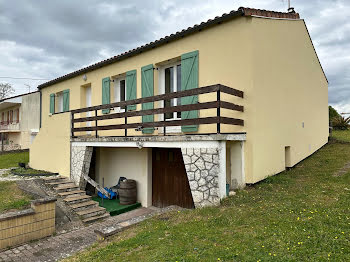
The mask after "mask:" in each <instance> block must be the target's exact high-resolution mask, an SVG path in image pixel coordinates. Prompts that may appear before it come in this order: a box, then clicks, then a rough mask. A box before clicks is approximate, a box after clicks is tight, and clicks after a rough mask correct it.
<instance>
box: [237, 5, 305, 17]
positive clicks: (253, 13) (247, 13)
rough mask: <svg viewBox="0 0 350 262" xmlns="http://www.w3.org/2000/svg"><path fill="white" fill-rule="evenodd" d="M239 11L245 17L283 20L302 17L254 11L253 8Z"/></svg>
mask: <svg viewBox="0 0 350 262" xmlns="http://www.w3.org/2000/svg"><path fill="white" fill-rule="evenodd" d="M238 10H241V11H242V12H243V13H244V15H245V16H263V17H271V18H282V19H300V16H299V14H298V13H296V12H294V11H293V12H289V13H283V12H275V11H268V10H261V9H253V8H245V7H240V8H239V9H238Z"/></svg>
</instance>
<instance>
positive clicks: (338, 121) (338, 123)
mask: <svg viewBox="0 0 350 262" xmlns="http://www.w3.org/2000/svg"><path fill="white" fill-rule="evenodd" d="M349 123H350V117H347V118H344V117H343V116H338V117H334V118H333V119H332V121H331V124H332V126H333V128H334V129H338V130H347V129H348V128H349Z"/></svg>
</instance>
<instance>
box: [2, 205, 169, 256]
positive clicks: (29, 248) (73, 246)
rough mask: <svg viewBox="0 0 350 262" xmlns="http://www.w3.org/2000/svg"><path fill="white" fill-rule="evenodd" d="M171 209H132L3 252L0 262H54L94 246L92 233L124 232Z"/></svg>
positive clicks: (94, 239)
mask: <svg viewBox="0 0 350 262" xmlns="http://www.w3.org/2000/svg"><path fill="white" fill-rule="evenodd" d="M173 209H174V207H170V208H165V209H158V208H153V207H152V208H139V209H135V210H133V211H130V212H128V213H124V214H121V215H119V216H114V217H110V218H108V219H106V220H105V221H102V222H100V223H95V224H92V225H90V226H88V227H83V228H80V229H77V230H73V231H70V232H67V233H63V234H60V235H57V236H52V237H48V238H45V239H41V240H38V241H35V242H32V243H28V244H25V245H21V246H18V247H15V248H12V249H8V250H4V251H2V252H1V253H0V261H13V262H16V261H20V262H24V261H25V262H27V261H28V262H39V261H47V262H49V261H58V260H61V259H63V258H67V257H69V256H71V255H73V254H75V253H77V252H79V251H81V250H83V249H85V248H87V247H89V246H91V245H92V244H94V243H95V242H96V241H97V236H96V233H94V231H95V230H103V229H104V228H108V227H113V226H119V227H125V228H126V227H129V226H130V225H132V224H137V223H139V222H141V221H143V220H145V219H147V218H150V217H152V216H154V215H157V214H160V213H164V212H168V211H170V210H173Z"/></svg>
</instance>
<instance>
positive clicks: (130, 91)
mask: <svg viewBox="0 0 350 262" xmlns="http://www.w3.org/2000/svg"><path fill="white" fill-rule="evenodd" d="M136 87H137V85H136V70H131V71H129V72H126V100H133V99H136ZM128 110H136V105H130V106H128Z"/></svg>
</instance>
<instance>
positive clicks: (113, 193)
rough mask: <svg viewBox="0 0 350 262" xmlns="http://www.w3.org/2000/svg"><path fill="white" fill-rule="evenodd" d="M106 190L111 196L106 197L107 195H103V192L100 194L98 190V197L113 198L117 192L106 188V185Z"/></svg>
mask: <svg viewBox="0 0 350 262" xmlns="http://www.w3.org/2000/svg"><path fill="white" fill-rule="evenodd" d="M105 189H106V191H107V192H108V193H109V195H110V196H111V197H110V198H108V197H107V196H105V195H104V194H102V193H101V192H100V191H98V193H97V195H98V196H99V197H100V198H103V199H113V198H116V196H117V194H116V193H115V192H113V191H112V189H110V188H108V187H105Z"/></svg>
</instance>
